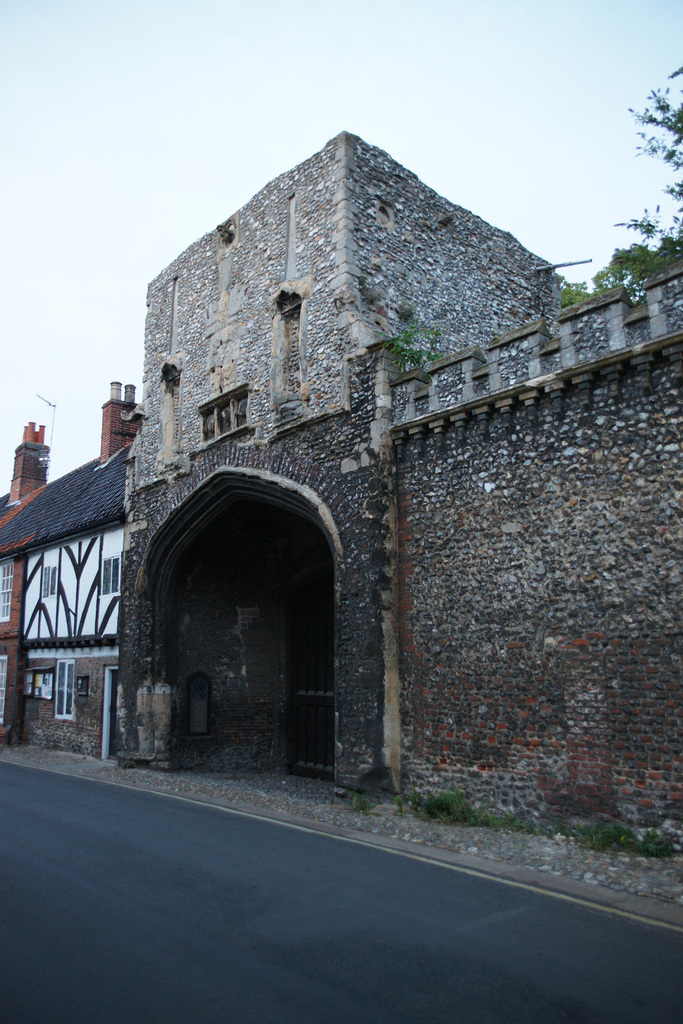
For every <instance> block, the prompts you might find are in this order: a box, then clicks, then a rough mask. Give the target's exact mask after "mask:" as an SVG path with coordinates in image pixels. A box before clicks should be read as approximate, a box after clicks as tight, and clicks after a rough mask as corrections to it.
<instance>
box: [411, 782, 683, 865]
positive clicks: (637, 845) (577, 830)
mask: <svg viewBox="0 0 683 1024" xmlns="http://www.w3.org/2000/svg"><path fill="white" fill-rule="evenodd" d="M409 803H410V805H411V807H412V809H413V813H415V814H417V815H420V816H421V817H424V818H428V819H430V820H432V821H440V822H442V823H444V824H447V825H470V826H474V827H476V826H479V827H484V828H494V829H505V830H507V831H510V832H524V833H526V834H527V835H548V836H552V835H555V834H556V833H557V832H560V834H561V835H564V836H567V838H569V839H574V840H575V841H576V842H577V843H579V845H580V846H582V847H583V848H584V849H586V850H597V851H599V852H600V851H606V850H615V851H616V850H621V851H623V852H625V853H633V854H638V855H640V856H641V857H670V856H671V855H672V854H673V847H672V846H671V843H670V842H669V841H668V839H666V838H665V837H664V836H661V835H660V834H659V833H658V832H657V831H656V829H653V828H651V829H649V830H648V831H647V832H646V833H645V835H644V836H643V838H642V839H638V837H637V836H636V834H635V833H634V832H633V830H632V829H630V828H627V827H626V826H624V825H619V824H608V823H606V822H601V821H599V822H595V823H593V824H590V825H578V826H575V827H569V826H566V825H564V824H560V825H558V826H557V827H556V828H554V829H543V828H540V827H539V826H538V825H534V824H532V823H531V822H527V821H522V820H521V819H520V818H516V817H515V816H514V814H512V813H510V814H506V815H499V814H495V813H494V812H493V811H491V810H490V809H489V808H488V807H473V806H472V805H471V804H470V803H469V802H468V800H467V797H466V796H465V794H464V793H463V792H462V790H460V789H453V790H446V791H442V792H439V793H427V794H426V795H425V796H424V797H420V796H419V794H417V793H415V792H413V793H412V794H411V797H410V798H409Z"/></svg>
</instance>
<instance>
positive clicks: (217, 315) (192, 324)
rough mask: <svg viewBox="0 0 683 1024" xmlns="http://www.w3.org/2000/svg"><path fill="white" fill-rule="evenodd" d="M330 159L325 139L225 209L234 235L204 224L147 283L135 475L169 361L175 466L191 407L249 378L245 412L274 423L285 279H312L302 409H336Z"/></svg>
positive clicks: (195, 441)
mask: <svg viewBox="0 0 683 1024" xmlns="http://www.w3.org/2000/svg"><path fill="white" fill-rule="evenodd" d="M337 163H338V157H337V146H336V142H335V140H332V141H331V142H330V143H328V145H327V146H326V147H325V148H324V149H323V150H322V151H321V152H320V153H318V154H316V156H314V157H312V158H311V159H310V160H307V161H306V162H305V164H302V165H301V166H300V167H298V168H294V169H293V170H292V171H289V172H288V173H287V174H283V175H281V176H280V177H279V178H276V179H275V180H274V181H273V182H271V183H270V184H269V185H267V186H266V187H265V188H264V189H262V190H261V191H260V192H259V193H258V194H257V195H256V196H254V198H253V199H252V200H250V201H249V202H248V203H247V204H246V205H245V206H244V207H243V208H242V209H241V210H240V211H238V212H237V213H236V214H235V215H233V217H231V218H228V221H227V222H226V224H227V225H228V226H229V227H230V226H232V225H234V232H235V238H234V240H233V241H231V242H226V241H224V240H223V239H222V238H221V236H220V235H219V234H217V233H216V232H210V233H209V234H207V235H205V236H204V237H203V238H201V239H200V240H199V241H198V242H196V243H195V244H194V245H192V246H190V247H189V248H188V249H187V250H185V252H184V253H182V254H181V255H180V256H179V257H178V259H177V260H175V261H174V262H173V263H172V264H170V266H168V267H167V268H166V269H165V270H164V271H163V273H162V274H160V275H159V277H157V278H156V279H155V280H154V281H153V282H152V283H151V285H150V287H149V292H148V306H149V309H148V315H147V324H146V337H145V370H144V384H145V391H144V409H145V416H146V419H145V422H144V427H143V432H142V437H141V439H140V440H139V442H138V445H137V446H136V453H137V455H138V468H139V482H140V483H143V482H149V481H150V480H152V479H154V478H155V477H156V475H157V473H158V471H159V466H158V461H157V454H158V449H159V446H160V443H161V442H162V440H163V438H162V434H163V428H162V422H161V421H162V418H163V417H162V405H163V382H162V373H163V367H164V365H165V364H169V363H170V364H172V365H174V366H175V367H177V369H178V370H179V371H180V379H179V394H178V400H177V412H176V415H177V420H178V423H177V449H178V454H179V455H180V457H181V458H180V462H179V463H178V465H180V466H181V467H182V465H183V457H184V458H185V460H186V459H187V457H188V456H189V453H190V452H192V451H194V450H196V449H198V448H200V447H201V445H202V443H203V439H202V436H201V424H200V417H199V415H198V411H197V410H198V408H199V407H200V406H201V405H202V404H203V403H206V402H207V401H208V400H209V399H211V398H212V396H214V395H216V394H219V393H221V392H224V391H227V390H229V389H230V388H234V387H235V386H236V385H240V384H246V383H249V384H251V385H253V390H252V392H251V398H250V421H251V423H252V424H253V425H254V429H255V431H256V433H257V435H258V436H264V435H265V436H267V435H268V434H269V433H271V432H272V429H273V410H272V408H271V388H270V382H271V370H272V358H271V357H272V346H273V312H274V307H273V303H272V299H273V296H274V294H275V293H276V291H277V289H278V288H279V287H280V286H281V285H282V284H283V282H285V281H286V280H288V279H290V280H297V281H300V280H302V279H306V278H307V277H309V276H310V277H311V285H310V296H309V297H308V299H307V308H306V310H305V318H306V328H307V349H308V351H307V358H306V367H305V377H306V380H307V381H308V383H309V392H310V396H309V397H308V400H307V403H306V410H305V411H306V413H311V414H314V413H316V412H320V411H321V410H329V409H332V408H338V406H339V401H340V399H339V373H340V367H339V363H340V355H339V351H340V341H339V339H338V338H336V337H335V329H336V320H335V318H336V310H335V307H334V305H333V303H332V301H331V297H330V293H329V283H330V281H331V280H332V279H333V278H334V276H335V274H336V271H335V264H334V249H333V246H332V244H331V235H332V233H333V231H334V224H335V204H334V195H335V191H336V188H337V182H336V179H335V169H336V167H337ZM292 196H294V207H293V210H294V217H295V220H296V231H295V235H294V246H293V248H294V252H295V256H294V257H292V256H291V254H290V259H289V261H288V241H289V234H288V218H290V212H291V207H290V199H291V197H292ZM293 261H294V262H293ZM174 280H176V281H177V284H175V286H174ZM174 289H175V300H174ZM174 304H175V324H174V323H173V318H174V313H173V309H174ZM172 348H173V349H174V351H171V349H172ZM171 461H172V460H169V462H171Z"/></svg>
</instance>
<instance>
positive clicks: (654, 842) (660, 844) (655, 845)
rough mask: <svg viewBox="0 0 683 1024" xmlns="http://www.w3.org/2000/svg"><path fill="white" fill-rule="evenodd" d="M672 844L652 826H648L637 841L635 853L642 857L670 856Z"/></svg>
mask: <svg viewBox="0 0 683 1024" xmlns="http://www.w3.org/2000/svg"><path fill="white" fill-rule="evenodd" d="M673 852H674V851H673V846H672V845H671V843H670V842H669V840H668V839H666V838H665V837H664V836H660V834H659V832H658V831H657V830H656V829H654V828H649V829H648V830H647V832H646V833H645V835H644V836H643V838H642V839H641V840H640V842H639V843H638V849H637V853H639V854H641V856H643V857H671V856H672V855H673Z"/></svg>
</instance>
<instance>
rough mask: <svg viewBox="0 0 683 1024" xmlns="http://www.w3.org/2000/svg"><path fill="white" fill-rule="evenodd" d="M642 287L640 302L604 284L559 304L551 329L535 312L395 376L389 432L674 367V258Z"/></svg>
mask: <svg viewBox="0 0 683 1024" xmlns="http://www.w3.org/2000/svg"><path fill="white" fill-rule="evenodd" d="M645 290H646V293H647V303H646V304H643V305H642V306H635V307H634V306H633V304H632V303H631V301H630V299H629V297H628V294H627V292H626V290H625V289H624V288H614V289H612V291H609V292H605V293H604V294H603V295H597V296H595V297H593V298H590V299H587V300H586V301H585V302H580V303H577V304H576V305H573V306H570V307H568V308H567V309H564V310H563V311H562V312H561V314H560V315H559V317H558V319H557V332H556V333H554V332H553V331H552V330H551V327H550V324H549V323H548V321H547V320H545V319H543V318H542V319H539V320H535V321H533V322H531V323H528V324H525V325H524V326H522V327H520V328H517V329H516V330H514V331H510V332H508V333H507V334H504V335H501V336H498V337H494V338H492V339H491V341H490V342H489V344H488V345H487V346H486V348H482V347H480V346H478V345H475V346H471V347H468V348H463V349H462V350H460V351H457V352H454V353H451V354H449V355H447V356H444V357H443V358H441V359H438V360H437V361H435V362H433V363H431V364H430V365H429V366H428V367H427V368H425V369H416V370H409V371H407V372H405V373H401V374H399V375H398V376H397V377H396V378H395V379H394V380H393V382H392V431H391V432H392V435H393V437H394V440H395V441H396V442H397V443H402V442H403V441H405V440H406V439H408V438H409V437H410V436H411V435H422V434H424V433H425V432H426V431H434V432H436V433H440V432H442V431H443V430H445V429H446V428H447V427H448V426H449V425H451V424H454V425H456V426H457V427H461V428H462V427H463V426H464V424H465V423H466V422H467V421H468V420H469V419H481V418H488V417H489V416H491V415H494V414H495V413H496V412H501V413H503V414H509V413H510V412H511V410H512V408H513V407H514V406H516V405H527V406H528V405H533V404H535V402H536V400H537V398H538V397H539V395H541V394H542V393H548V394H550V395H551V397H554V398H556V399H558V400H559V399H560V398H561V395H562V392H563V391H564V390H565V389H566V388H567V387H577V388H579V389H580V390H581V391H583V392H586V391H588V390H589V389H590V388H591V387H592V386H594V384H595V383H596V382H599V381H601V380H602V381H605V380H606V381H607V382H608V383H609V384H610V386H612V387H613V388H616V386H617V382H618V379H619V377H620V375H621V373H622V372H623V370H624V368H625V367H626V366H631V367H633V368H635V369H636V371H637V372H638V373H640V374H642V375H643V379H645V380H647V381H648V382H649V371H650V368H651V366H652V364H653V362H654V361H656V360H661V359H664V360H667V361H670V362H672V363H674V364H676V365H677V368H678V372H679V373H680V372H681V370H680V367H681V359H682V356H683V262H682V263H681V265H678V264H676V265H675V266H673V267H670V268H668V269H667V270H664V271H662V272H661V273H659V274H657V275H656V276H655V277H653V278H651V279H650V280H649V281H648V282H647V283H646V286H645Z"/></svg>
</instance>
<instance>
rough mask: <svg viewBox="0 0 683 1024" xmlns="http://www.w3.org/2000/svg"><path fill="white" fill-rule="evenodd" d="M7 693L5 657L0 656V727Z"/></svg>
mask: <svg viewBox="0 0 683 1024" xmlns="http://www.w3.org/2000/svg"><path fill="white" fill-rule="evenodd" d="M6 693H7V655H6V654H0V725H2V724H3V722H4V721H5V694H6Z"/></svg>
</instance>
